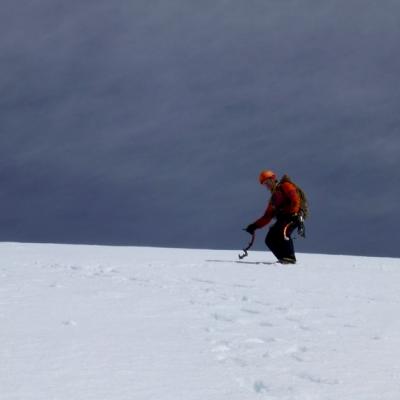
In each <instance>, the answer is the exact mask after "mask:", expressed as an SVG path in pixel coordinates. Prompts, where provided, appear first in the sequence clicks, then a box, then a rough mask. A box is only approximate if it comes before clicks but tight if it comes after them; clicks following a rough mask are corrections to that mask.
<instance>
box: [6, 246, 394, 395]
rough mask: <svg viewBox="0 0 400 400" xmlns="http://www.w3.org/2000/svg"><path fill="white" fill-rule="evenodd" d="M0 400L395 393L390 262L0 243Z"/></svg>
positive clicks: (208, 251)
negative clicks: (283, 261)
mask: <svg viewBox="0 0 400 400" xmlns="http://www.w3.org/2000/svg"><path fill="white" fill-rule="evenodd" d="M0 252H1V258H0V279H1V285H0V344H1V346H0V360H1V361H0V399H1V400H43V399H54V400H55V399H57V400H225V399H227V400H228V399H229V400H247V399H249V400H250V399H268V400H314V399H315V400H398V399H399V398H400V397H399V396H400V320H399V318H398V314H399V311H400V290H399V287H400V260H399V259H390V258H367V257H350V256H328V255H317V254H298V259H299V263H298V264H297V265H294V266H293V265H289V266H287V265H285V266H282V265H279V264H270V263H271V262H273V261H274V258H273V256H272V255H271V254H270V253H268V252H250V253H249V257H247V258H246V259H244V260H243V261H242V262H239V261H238V257H237V255H238V252H234V251H213V250H183V249H160V248H134V247H99V246H72V245H48V244H47V245H39V244H18V243H3V244H0Z"/></svg>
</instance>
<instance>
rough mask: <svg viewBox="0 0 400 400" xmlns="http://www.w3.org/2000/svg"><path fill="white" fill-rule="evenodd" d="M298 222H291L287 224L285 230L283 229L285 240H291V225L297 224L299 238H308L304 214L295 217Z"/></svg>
mask: <svg viewBox="0 0 400 400" xmlns="http://www.w3.org/2000/svg"><path fill="white" fill-rule="evenodd" d="M295 218H296V220H295V221H290V222H289V223H287V224H286V225H285V226H284V228H283V238H284V239H285V240H290V236H289V235H288V229H289V227H290V225H293V224H295V225H296V226H295V228H296V227H297V233H298V234H299V236H301V237H303V238H305V237H306V227H305V225H304V218H303V215H302V214H298V215H295Z"/></svg>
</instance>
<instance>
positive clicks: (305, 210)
mask: <svg viewBox="0 0 400 400" xmlns="http://www.w3.org/2000/svg"><path fill="white" fill-rule="evenodd" d="M284 181H286V182H290V183H291V184H292V185H293V186H295V187H296V190H297V193H298V195H299V197H300V213H301V215H302V216H303V219H306V218H307V217H308V216H309V214H310V211H309V207H308V200H307V196H306V194H305V193H304V190H303V189H302V188H300V187H299V186H298V185H297V184H296V183H294V182H293V181H292V180H291V179H290V178H289V176H288V175H284V176H283V178H282V180H281V182H284Z"/></svg>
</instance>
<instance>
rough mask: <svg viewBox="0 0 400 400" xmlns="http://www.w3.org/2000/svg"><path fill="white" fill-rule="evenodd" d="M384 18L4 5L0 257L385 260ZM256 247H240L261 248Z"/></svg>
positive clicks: (393, 86)
mask: <svg viewBox="0 0 400 400" xmlns="http://www.w3.org/2000/svg"><path fill="white" fill-rule="evenodd" d="M399 17H400V2H399V1H398V0H380V1H369V0H333V1H329V2H321V1H317V0H303V1H298V0H296V1H295V0H279V1H278V0H231V1H229V0H212V1H211V0H210V1H209V0H202V1H197V0H196V1H195V0H169V1H155V0H130V1H128V0H113V1H109V0H107V1H105V0H96V1H94V0H79V1H75V0H73V1H65V0H63V1H60V0H29V1H28V0H3V1H2V12H1V13H0V65H1V75H0V88H1V94H2V96H1V99H0V182H1V186H0V205H1V208H0V210H1V211H0V240H2V241H29V242H62V243H96V244H121V245H150V246H166V247H170V246H173V247H195V248H197V247H199V248H221V249H222V248H225V249H240V248H241V247H243V246H244V245H245V244H246V242H247V241H248V235H247V234H246V233H244V232H243V231H241V229H242V228H243V227H244V226H246V225H247V224H248V223H250V222H253V221H254V220H255V219H256V218H258V217H259V216H260V215H261V214H262V213H263V211H264V209H265V206H266V203H267V200H268V197H269V195H268V192H267V191H266V190H265V188H263V187H261V186H260V185H259V184H258V181H257V178H258V174H259V172H260V170H262V169H265V168H268V169H273V170H275V171H276V172H277V174H278V175H282V174H284V173H288V174H289V175H290V176H291V177H292V178H293V180H295V181H296V182H297V183H298V184H299V185H300V186H302V187H303V189H304V190H305V191H306V192H307V194H308V197H309V202H310V208H311V216H310V219H309V221H308V224H307V233H308V238H307V239H306V240H298V241H296V247H297V250H298V251H302V252H315V253H333V254H357V255H373V256H394V257H400V246H399V245H398V243H399V240H398V233H397V232H398V227H399V225H400V217H399V212H398V206H399V198H400V179H399V178H400V162H399V152H400V135H399V132H398V131H399V127H400V83H399V82H400V52H399V42H400V24H399ZM265 232H266V231H265V230H264V231H263V232H259V233H258V236H257V239H258V240H257V245H256V246H255V248H256V249H262V248H263V238H264V236H265Z"/></svg>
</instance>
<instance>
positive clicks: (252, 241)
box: [238, 233, 256, 260]
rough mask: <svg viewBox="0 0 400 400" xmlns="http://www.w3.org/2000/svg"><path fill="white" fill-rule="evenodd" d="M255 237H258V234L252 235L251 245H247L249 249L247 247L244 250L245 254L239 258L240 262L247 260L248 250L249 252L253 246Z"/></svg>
mask: <svg viewBox="0 0 400 400" xmlns="http://www.w3.org/2000/svg"><path fill="white" fill-rule="evenodd" d="M255 237H256V234H255V233H253V234H252V235H251V240H250V243H249V244H248V245H247V247H245V248H244V249H243V253H242V254H239V256H238V257H239V260H242V259H243V258H245V257H247V256H248V254H247V250H249V249H250V247H251V246H253V243H254V239H255Z"/></svg>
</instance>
